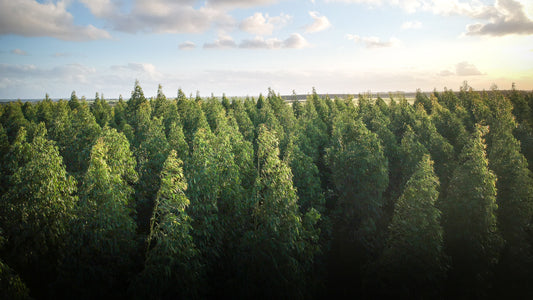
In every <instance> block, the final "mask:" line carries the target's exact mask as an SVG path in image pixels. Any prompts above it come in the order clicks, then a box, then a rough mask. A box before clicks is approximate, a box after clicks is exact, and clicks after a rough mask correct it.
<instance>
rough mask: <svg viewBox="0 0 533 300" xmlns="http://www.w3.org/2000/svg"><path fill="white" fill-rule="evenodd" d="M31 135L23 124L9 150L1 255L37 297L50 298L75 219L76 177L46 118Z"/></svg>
mask: <svg viewBox="0 0 533 300" xmlns="http://www.w3.org/2000/svg"><path fill="white" fill-rule="evenodd" d="M33 135H34V136H33V139H32V140H27V137H26V130H25V129H24V128H21V130H20V131H19V133H18V135H17V138H16V140H15V141H14V143H13V145H12V146H11V148H10V151H9V153H8V155H7V157H8V161H10V164H9V167H10V170H9V177H8V186H9V188H8V189H7V190H6V192H5V193H4V194H3V195H2V196H1V197H2V199H1V200H2V201H1V202H0V228H2V229H3V230H4V232H5V237H6V245H5V247H4V248H3V250H2V254H1V257H2V258H5V262H6V263H7V264H8V265H9V266H11V267H12V268H14V269H15V270H17V271H18V272H19V274H20V275H21V277H22V278H23V280H24V281H25V282H26V283H27V284H28V286H29V287H30V289H31V290H34V291H35V294H34V295H35V296H38V297H44V296H45V295H46V292H47V290H48V285H49V284H50V283H51V282H52V281H53V280H54V279H55V277H56V274H57V273H56V265H57V259H58V258H59V257H58V255H59V253H61V252H62V251H63V250H64V249H65V247H67V244H66V234H67V229H68V224H69V222H70V220H71V219H72V218H73V213H74V204H75V202H76V197H75V196H74V194H75V192H76V181H75V180H74V179H73V178H72V177H71V176H69V175H68V174H67V172H66V170H65V165H64V164H63V160H62V158H61V155H60V154H59V151H58V149H57V146H56V145H55V143H54V142H53V141H50V140H48V139H47V133H46V129H45V126H44V124H43V123H40V124H39V126H38V127H37V128H36V130H35V132H34V133H33Z"/></svg>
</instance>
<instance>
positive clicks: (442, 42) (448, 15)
mask: <svg viewBox="0 0 533 300" xmlns="http://www.w3.org/2000/svg"><path fill="white" fill-rule="evenodd" d="M136 79H138V80H139V82H140V84H141V86H142V87H143V89H144V91H145V94H146V95H148V96H152V95H155V93H156V91H157V85H158V84H162V85H163V91H164V92H165V94H166V95H167V96H168V97H174V96H175V95H176V92H177V89H178V88H182V89H183V91H184V92H185V93H186V94H190V93H193V94H195V93H196V91H200V94H201V95H202V96H208V95H210V94H211V93H213V94H214V95H216V96H220V95H221V94H222V93H226V94H227V95H230V96H246V95H250V96H257V95H258V94H259V93H265V91H266V90H267V89H268V88H269V87H271V88H272V89H274V90H275V91H276V92H278V93H281V94H291V93H292V91H293V90H295V91H296V93H298V94H306V93H309V92H310V90H311V88H312V87H316V89H317V91H318V92H319V93H330V94H332V93H350V94H357V93H359V92H367V91H372V92H387V91H400V90H401V91H407V92H410V91H414V90H416V89H418V88H419V89H422V90H424V91H431V90H433V89H435V88H436V89H437V90H442V89H444V88H445V87H447V88H451V89H454V90H457V89H458V88H459V87H460V86H461V85H462V83H463V82H464V81H468V84H469V85H470V86H472V87H474V88H475V89H478V90H482V89H490V88H491V86H492V85H493V84H495V85H497V86H498V87H499V88H500V89H509V88H510V87H511V84H512V83H513V82H515V83H516V86H517V88H519V89H524V90H531V89H533V1H529V0H475V1H463V0H314V1H292V0H287V1H282V0H279V1H276V0H218V1H217V0H208V1H194V0H177V1H173V0H117V1H113V0H62V1H46V0H44V1H42V0H41V1H35V0H17V1H13V0H0V98H2V99H8V98H9V99H12V98H21V99H28V98H43V97H44V95H45V93H48V94H49V95H50V97H52V98H68V97H69V96H70V93H71V92H72V91H73V90H75V91H76V92H77V94H78V95H79V96H82V95H84V96H86V97H87V98H93V97H94V94H95V93H96V92H99V93H103V94H104V96H105V97H106V98H108V99H109V98H117V97H118V96H119V94H122V95H123V96H124V97H125V98H128V97H129V95H130V93H131V90H132V89H133V84H134V82H135V80H136Z"/></svg>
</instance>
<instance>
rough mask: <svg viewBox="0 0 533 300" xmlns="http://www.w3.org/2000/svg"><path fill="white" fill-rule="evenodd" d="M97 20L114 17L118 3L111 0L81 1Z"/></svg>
mask: <svg viewBox="0 0 533 300" xmlns="http://www.w3.org/2000/svg"><path fill="white" fill-rule="evenodd" d="M79 1H80V2H81V3H83V4H84V5H85V6H86V7H87V8H88V9H89V10H90V11H91V13H92V14H93V15H94V16H95V17H97V18H103V17H110V16H113V14H115V13H116V12H117V10H118V6H117V3H116V2H112V1H111V0H79Z"/></svg>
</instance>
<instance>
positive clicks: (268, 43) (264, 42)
mask: <svg viewBox="0 0 533 300" xmlns="http://www.w3.org/2000/svg"><path fill="white" fill-rule="evenodd" d="M309 46H310V44H309V42H307V40H306V39H305V38H304V37H303V36H302V35H300V34H298V33H293V34H291V35H290V36H289V37H288V38H286V39H285V40H280V39H278V38H270V39H265V38H263V37H261V36H256V37H255V38H253V39H244V40H242V41H241V42H240V43H239V44H238V45H237V43H236V42H235V41H234V40H233V39H232V38H231V37H229V36H219V38H218V39H217V40H215V42H213V43H206V44H204V49H231V48H236V47H238V48H241V49H302V48H306V47H309Z"/></svg>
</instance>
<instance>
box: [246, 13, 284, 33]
mask: <svg viewBox="0 0 533 300" xmlns="http://www.w3.org/2000/svg"><path fill="white" fill-rule="evenodd" d="M290 20H291V16H289V15H286V14H281V15H279V16H277V17H270V16H269V15H268V14H265V15H264V16H263V14H262V13H260V12H256V13H255V14H254V15H253V16H250V17H248V18H246V19H244V20H243V21H242V22H241V24H240V26H239V28H240V29H241V30H243V31H246V32H248V33H251V34H255V35H271V34H272V32H273V31H274V28H275V27H282V26H284V25H285V24H287V23H288V22H289V21H290Z"/></svg>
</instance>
